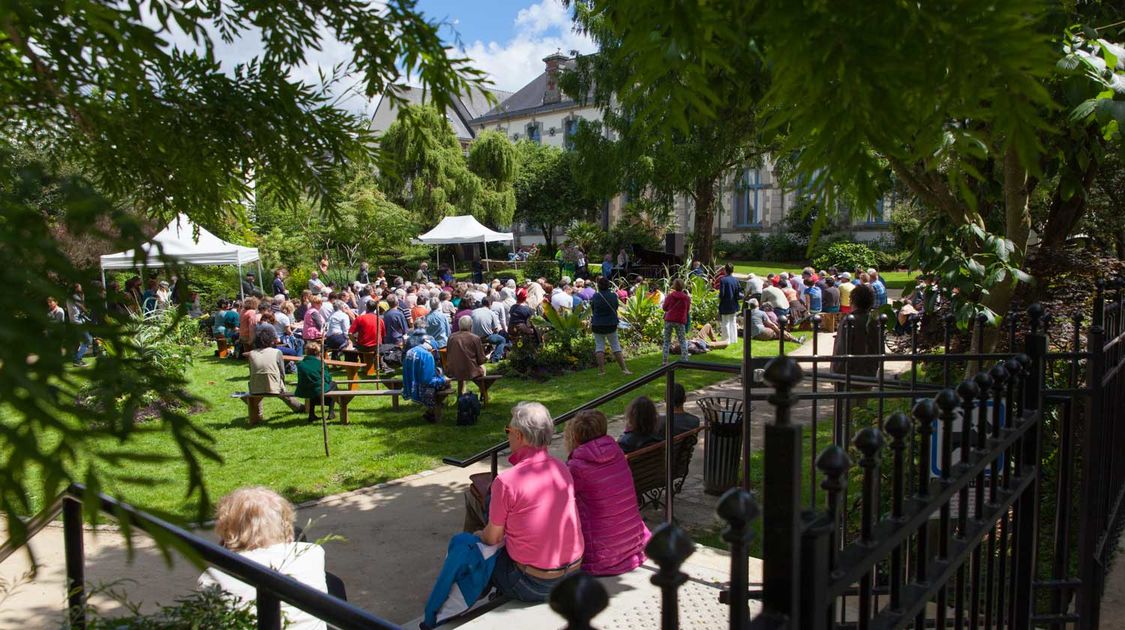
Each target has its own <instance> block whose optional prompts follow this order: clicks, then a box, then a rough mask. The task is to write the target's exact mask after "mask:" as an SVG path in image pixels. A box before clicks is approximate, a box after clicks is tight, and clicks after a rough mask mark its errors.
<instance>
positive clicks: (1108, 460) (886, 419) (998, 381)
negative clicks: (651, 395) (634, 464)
mask: <svg viewBox="0 0 1125 630" xmlns="http://www.w3.org/2000/svg"><path fill="white" fill-rule="evenodd" d="M1123 300H1125V294H1123V292H1122V285H1121V283H1115V284H1114V285H1113V286H1112V287H1110V288H1109V289H1108V294H1107V287H1106V286H1105V285H1103V284H1099V285H1098V288H1097V295H1096V299H1095V304H1094V309H1093V310H1094V313H1093V322H1092V325H1090V327H1089V328H1088V329H1084V328H1083V324H1084V321H1085V319H1084V317H1083V316H1082V315H1080V314H1068V316H1067V317H1066V320H1067V321H1068V322H1069V324H1070V326H1069V327H1066V326H1059V325H1058V324H1060V323H1061V322H1062V321H1063V320H1062V318H1061V317H1059V316H1057V315H1056V316H1054V317H1052V316H1051V315H1048V314H1046V313H1044V312H1043V309H1042V308H1040V307H1039V306H1038V305H1033V306H1032V307H1031V308H1029V309H1028V310H1027V312H1026V313H1015V314H1013V315H1011V316H1009V317H1008V318H1007V319H1006V321H1005V322H1004V327H1003V328H1002V329H1001V330H1000V331H998V330H996V329H991V330H990V329H988V328H987V327H986V326H985V325H984V322H983V321H982V322H979V323H977V324H976V325H974V326H973V330H971V331H970V332H971V335H970V337H971V339H972V346H971V347H970V348H969V349H968V351H966V352H953V349H954V348H953V343H952V340H953V337H954V335H953V332H954V331H953V328H952V322H950V321H945V322H939V324H940V325H944V326H945V344H944V352H938V353H932V354H920V353H918V352H917V351H916V350H917V340H918V334H919V333H918V331H919V330H920V328H921V326H922V323H923V322H922V321H921V320H920V319H918V318H915V319H914V320H912V321H910V322H907V324H906V327H907V335H909V337H908V338H909V340H910V341H909V343H910V346H911V351H910V352H909V353H908V354H905V355H903V354H897V355H893V354H886V353H885V352H883V351H882V350H879V351H878V352H877V353H875V354H869V355H859V354H850V352H845V354H844V355H843V356H836V357H832V356H825V355H823V354H821V352H820V351H819V350H820V349H819V348H814V353H813V356H804V357H793V358H790V357H784V356H783V357H778V358H777V359H774V360H771V361H770V362H769V364H768V366H767V367H766V369H765V378H766V380H767V381H768V382H769V384H770V385H771V386H772V388H773V391H772V392H762V391H753V390H752V389H751V387H750V379H748V378H744V379H743V383H744V388H743V397H744V401H745V405H746V408H747V409H749V410H751V411H750V414H749V417H750V418H752V422H751V423H748V425H747V426H744V432H745V435H744V445H747V444H749V439H748V438H749V437H750V432H751V430H752V429H751V428H750V426H749V424H753V423H760V424H764V425H765V426H764V427H761V428H760V430H761V432H762V433H764V446H763V448H764V453H763V460H764V466H763V476H762V479H761V480H752V479H751V478H750V476H749V470H748V468H747V467H746V466H745V464H746V462H745V461H744V462H743V464H744V475H743V478H742V481H743V487H741V488H736V489H733V490H731V491H729V492H728V493H727V494H726V495H724V497H723V498H722V499H721V500H720V502H719V506H718V511H719V514H720V515H721V516H722V517H723V518H724V519H726V520H727V521H728V522H729V523H730V526H729V527H728V529H727V530H726V531H725V532H724V539H725V540H727V541H728V542H729V543H730V544H731V563H732V564H731V577H730V584H729V590H728V591H727V592H726V593H724V596H723V597H722V598H721V599H722V600H723V601H725V602H727V603H728V604H731V606H730V627H731V628H737V629H741V628H747V627H751V626H753V627H788V628H798V627H801V628H826V627H841V628H852V627H855V628H901V627H907V626H913V627H916V628H923V627H938V628H943V627H947V626H950V627H956V628H964V627H969V628H975V627H985V628H988V627H994V626H995V627H1014V628H1030V627H1053V628H1061V627H1064V626H1066V627H1079V628H1096V627H1098V622H1099V604H1100V600H1101V595H1102V588H1103V585H1104V579H1105V575H1106V572H1107V570H1108V558H1109V555H1110V552H1111V550H1112V546H1113V543H1114V541H1115V540H1116V534H1117V529H1118V526H1119V525H1120V524H1121V520H1122V518H1121V517H1122V515H1123V512H1125V510H1123V509H1122V501H1123V497H1125V460H1123V456H1125V439H1123V438H1125V435H1122V429H1119V428H1118V427H1117V424H1118V423H1119V422H1120V421H1121V419H1122V413H1121V412H1120V411H1119V410H1120V409H1121V408H1122V405H1123V404H1125V387H1123V386H1122V385H1123V383H1125V369H1123V367H1122V366H1125V350H1123V347H1125V313H1123V307H1122V304H1123ZM885 323H886V320H885V317H882V318H880V319H879V324H880V325H878V326H873V327H871V328H866V329H865V328H864V323H863V322H862V321H861V322H856V321H855V320H854V318H847V320H845V322H844V325H843V326H842V328H841V330H840V331H839V333H838V334H840V335H843V339H844V348H845V350H848V349H849V348H850V339H849V337H850V336H853V335H862V334H876V335H878V338H879V341H880V342H882V341H884V337H885V334H886V332H885V331H886V329H887V328H886V326H885ZM816 325H817V324H815V323H814V327H815V326H816ZM865 331H866V332H865ZM872 331H874V332H872ZM1048 331H1064V332H1063V333H1061V334H1060V333H1058V332H1056V335H1055V337H1051V335H1049V334H1048ZM998 333H1000V334H1003V335H1005V336H1006V337H1007V346H1008V347H1009V348H1010V349H1011V351H1009V352H1003V353H998V352H997V353H985V352H982V351H981V350H980V348H981V347H983V346H984V343H983V340H984V339H986V338H987V336H988V335H989V334H993V335H995V334H998ZM1063 335H1065V338H1063ZM1001 345H1003V344H1001ZM1060 346H1061V348H1060V349H1057V350H1055V351H1053V350H1052V348H1058V347H1060ZM875 347H877V348H880V349H882V348H883V347H884V344H883V343H879V344H877V345H876V346H875ZM892 362H899V363H900V367H903V368H904V369H905V371H904V372H903V373H902V374H901V375H900V376H898V377H897V378H891V377H890V376H889V374H890V373H891V371H890V370H888V369H886V368H887V367H888V364H890V363H892ZM829 363H832V365H831V367H829V366H828V365H826V364H829ZM674 365H675V364H674ZM751 365H752V362H751V361H750V357H749V356H748V355H747V361H746V362H745V364H744V367H743V374H745V375H748V374H749V371H750V369H751ZM872 365H874V366H876V367H875V368H874V369H873V368H872V367H871V366H872ZM831 368H835V369H834V370H833V369H831ZM679 369H691V366H690V365H687V364H680V365H679ZM672 373H673V374H674V370H673V371H672ZM959 376H964V377H965V378H963V379H958V378H957V377H959ZM672 378H674V377H672ZM766 402H768V403H769V405H768V406H767V405H765V404H763V403H766ZM767 418H768V420H767V421H765V422H763V420H764V419H767ZM825 423H828V424H825ZM829 431H830V432H831V437H830V438H829V437H827V436H826V435H824V434H825V433H827V432H829ZM818 441H819V442H821V444H818ZM751 486H752V487H751ZM750 490H753V491H755V492H756V493H757V494H758V495H760V505H761V506H762V507H761V517H762V519H763V522H762V531H763V541H762V549H763V575H762V584H761V589H760V590H751V589H750V585H749V583H748V580H747V577H746V567H747V563H746V550H747V547H748V541H749V537H750V529H749V527H748V524H749V522H750V521H752V520H753V519H754V518H756V517H757V516H758V506H759V500H758V498H757V497H756V496H755V494H752V493H751V492H750ZM682 537H683V532H681V531H679V530H678V528H677V527H676V526H675V525H674V524H665V525H664V526H662V528H661V535H660V537H659V538H654V543H653V545H652V547H651V548H650V549H649V552H650V556H651V557H653V558H654V559H655V560H657V561H658V563H662V564H660V566H661V569H662V571H661V574H662V575H663V576H664V577H662V578H660V581H659V582H658V581H657V579H656V578H654V579H653V582H654V584H657V585H658V586H661V588H663V589H664V590H665V597H664V601H665V610H664V611H663V617H662V623H663V627H664V628H677V627H678V622H677V611H675V610H668V608H667V606H669V605H672V604H674V602H675V596H674V593H669V592H668V591H674V590H675V589H676V588H678V586H679V585H680V584H682V583H683V581H684V579H685V578H684V577H683V576H682V574H679V573H678V572H679V568H680V566H681V564H682V562H683V561H684V560H685V559H686V554H684V553H672V552H670V551H669V550H668V549H669V547H670V546H669V544H668V542H667V541H669V540H677V539H681V538H682ZM677 575H679V576H680V577H675V576H677ZM658 577H659V576H658ZM673 578H675V579H673ZM567 582H568V584H566V585H565V586H560V587H559V588H558V589H557V590H556V592H555V593H554V594H553V597H552V605H553V606H554V607H555V609H556V610H558V611H559V612H560V613H561V614H564V616H567V618H568V621H569V623H570V626H569V627H571V628H585V627H590V625H589V624H590V623H591V621H590V619H591V616H592V614H593V613H592V612H591V611H594V609H595V608H596V609H599V610H600V607H604V604H598V605H596V606H593V605H591V602H601V601H602V600H603V598H604V591H602V590H601V588H600V586H599V585H598V584H597V583H596V582H595V581H593V580H592V579H590V578H587V577H585V576H581V575H577V576H573V577H571V578H569V579H568V580H567ZM736 594H738V595H736ZM735 602H736V604H732V603H735ZM751 604H754V606H755V609H756V610H757V611H758V612H757V613H756V614H755V615H751V614H750V605H751ZM594 623H596V620H595V621H594Z"/></svg>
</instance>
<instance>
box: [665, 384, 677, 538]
mask: <svg viewBox="0 0 1125 630" xmlns="http://www.w3.org/2000/svg"><path fill="white" fill-rule="evenodd" d="M667 370H668V371H667V372H665V373H664V522H666V523H673V522H675V521H674V520H673V518H674V516H675V508H674V507H673V506H672V500H673V496H672V495H673V490H672V483H673V479H674V477H675V473H676V471H675V465H676V463H675V457H674V455H675V453H674V452H673V451H674V449H673V448H672V438H673V437H675V434H674V433H673V431H674V429H673V427H672V417H673V416H674V415H675V412H674V409H675V404H674V402H673V400H674V399H675V397H676V369H675V368H674V367H671V366H669V367H668V368H667Z"/></svg>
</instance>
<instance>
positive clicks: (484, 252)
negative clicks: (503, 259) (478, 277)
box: [480, 236, 492, 273]
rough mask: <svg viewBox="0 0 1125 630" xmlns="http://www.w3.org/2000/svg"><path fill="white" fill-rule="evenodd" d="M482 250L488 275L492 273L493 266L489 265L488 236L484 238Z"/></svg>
mask: <svg viewBox="0 0 1125 630" xmlns="http://www.w3.org/2000/svg"><path fill="white" fill-rule="evenodd" d="M480 249H481V253H483V254H484V270H485V271H487V272H488V273H492V265H490V264H489V263H488V237H487V236H486V237H484V240H483V241H481V245H480Z"/></svg>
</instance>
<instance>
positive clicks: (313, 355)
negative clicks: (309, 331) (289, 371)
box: [294, 341, 336, 422]
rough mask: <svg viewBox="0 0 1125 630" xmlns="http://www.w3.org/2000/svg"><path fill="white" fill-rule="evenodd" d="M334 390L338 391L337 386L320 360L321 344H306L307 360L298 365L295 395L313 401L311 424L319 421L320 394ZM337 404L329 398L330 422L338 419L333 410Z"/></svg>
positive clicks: (310, 413) (315, 342)
mask: <svg viewBox="0 0 1125 630" xmlns="http://www.w3.org/2000/svg"><path fill="white" fill-rule="evenodd" d="M322 374H323V380H322V378H321V375H322ZM334 389H336V384H335V383H333V382H332V375H331V374H329V373H328V370H327V369H325V366H324V364H323V363H322V362H321V359H320V342H319V341H310V342H308V343H306V344H305V358H304V359H301V362H300V363H298V364H297V389H296V391H295V392H294V393H295V394H297V396H299V397H301V398H304V399H306V400H308V401H311V402H310V404H309V405H308V407H309V422H315V421H317V420H319V418H317V417H316V405H317V404H319V403H320V392H321V391H324V392H330V391H332V390H334ZM335 403H336V399H335V398H332V397H328V398H327V403H326V404H327V405H328V419H329V420H331V419H333V418H335V417H336V411H335V410H334V409H333V408H332V407H333V405H334V404H335Z"/></svg>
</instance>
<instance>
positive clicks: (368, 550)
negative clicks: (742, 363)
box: [0, 334, 831, 628]
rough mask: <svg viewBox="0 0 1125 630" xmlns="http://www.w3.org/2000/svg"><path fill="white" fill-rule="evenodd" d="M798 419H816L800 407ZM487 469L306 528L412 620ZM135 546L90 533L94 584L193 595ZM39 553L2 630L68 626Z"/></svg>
mask: <svg viewBox="0 0 1125 630" xmlns="http://www.w3.org/2000/svg"><path fill="white" fill-rule="evenodd" d="M818 344H819V345H820V347H821V348H822V349H824V348H830V347H831V335H827V334H822V335H821V339H819V340H818ZM811 351H812V344H811V342H806V344H805V345H804V346H802V347H801V348H799V349H798V350H796V351H795V352H794V353H793V354H795V355H800V354H811ZM739 392H740V386H739V384H738V381H737V379H734V380H728V381H725V382H722V383H719V384H716V385H713V386H711V387H707V388H704V389H701V390H698V391H693V392H690V393H689V401H690V402H689V409H688V410H689V411H693V410H694V411H695V413H697V414H698V408H697V406H696V405H695V402H694V401H695V400H697V399H698V398H699V397H700V396H706V395H715V394H719V395H733V396H739V395H740V393H739ZM759 407H761V408H760V409H759ZM826 411H830V410H826ZM771 414H772V409H771V408H769V407H768V405H756V406H755V409H754V410H753V412H752V414H751V422H752V426H753V427H754V438H753V441H752V444H753V445H754V448H759V445H760V435H761V427H762V426H763V425H764V422H765V421H767V420H769V419H771V418H772V416H771ZM796 415H797V417H809V414H808V412H807V411H806V412H804V413H802V412H801V408H799V409H798V413H797V414H796ZM818 415H820V413H818ZM759 420H760V421H759ZM623 424H624V423H623V420H622V419H621V418H620V417H617V418H614V419H613V421H612V423H611V426H610V433H611V434H613V435H618V434H620V433H621V431H622V430H623V428H624V426H623ZM697 448H698V450H697V452H696V454H695V456H694V457H693V460H692V466H691V473H690V475H689V478H688V481H687V483H686V484H685V486H684V492H683V494H682V495H680V496H679V497H677V499H676V510H677V517H678V519H677V520H679V521H681V523H682V524H683V525H684V526H686V527H688V528H689V529H692V530H698V529H714V528H716V527H717V526H718V525H719V523H718V522H717V520H716V518H715V517H714V508H715V502H716V500H717V499H716V498H715V497H711V496H709V495H706V494H704V493H703V491H702V466H703V449H704V446H703V442H702V441H701V442H700V445H699V446H698V447H697ZM552 451H553V452H554V453H555V454H556V455H558V456H564V453H563V448H562V443H561V440H558V439H557V440H556V441H555V444H554V446H553V448H552ZM504 464H506V462H504ZM485 470H487V466H486V465H484V464H480V465H477V466H474V467H472V468H469V469H459V468H453V467H450V466H443V467H440V468H437V469H434V470H431V471H426V472H423V473H420V474H418V475H412V476H410V477H406V478H403V479H399V480H396V481H392V482H388V483H385V484H380V485H377V486H373V487H370V488H364V489H362V490H357V491H354V492H349V493H345V494H341V495H335V496H332V497H327V498H325V499H322V500H320V501H316V502H313V503H309V504H305V505H302V506H299V509H298V523H299V524H302V525H303V524H304V523H306V522H308V521H310V520H311V521H312V526H311V527H310V528H308V531H309V537H310V539H314V540H315V539H316V538H317V537H319V536H323V535H326V534H330V533H331V534H336V535H340V536H343V537H345V538H346V539H347V541H346V542H332V543H329V544H328V545H327V547H326V549H327V557H328V569H329V570H330V571H332V572H334V573H336V574H338V575H340V576H341V577H342V578H343V579H344V581H345V583H346V584H347V588H348V596H349V600H350V601H352V602H353V603H355V604H357V605H358V606H360V607H362V608H365V609H367V610H370V611H374V612H376V613H378V614H379V615H381V616H383V617H385V618H387V619H389V620H391V621H394V622H397V623H404V622H406V621H407V620H411V619H414V618H416V617H417V616H418V615H419V614H420V613H421V609H422V605H423V603H424V601H425V598H426V596H427V594H428V593H429V590H430V587H431V586H432V584H433V582H434V579H435V578H436V576H437V572H438V569H439V568H440V564H441V559H442V557H443V556H444V553H445V548H446V544H447V542H448V539H449V536H450V535H451V534H452V533H454V532H456V531H458V530H459V529H460V527H461V524H462V517H463V499H462V490H463V489H464V488H465V487H466V485H467V481H468V477H469V475H470V474H472V473H475V472H482V471H485ZM645 516H646V520H648V521H649V522H650V523H652V524H653V525H655V524H656V523H659V522H660V520H661V517H662V515H661V513H660V512H657V511H646V514H645ZM203 534H204V535H210V533H209V532H203ZM135 542H136V545H137V547H136V551H135V556H134V558H133V560H132V562H130V561H129V560H128V558H127V554H126V551H125V545H124V543H123V541H122V539H121V537H120V536H119V535H118V534H117V532H116V531H115V530H113V529H112V528H108V529H105V530H103V531H99V532H87V534H86V545H87V580H88V581H89V582H91V583H93V584H117V585H118V587H119V588H120V589H121V590H125V591H126V592H128V595H129V601H131V602H133V603H138V604H143V605H144V606H145V607H146V608H151V607H152V606H153V605H155V604H156V603H162V604H167V603H171V602H172V601H173V600H174V599H175V598H176V597H177V596H179V595H181V594H183V593H185V592H187V591H189V590H191V589H192V588H193V586H194V584H195V578H196V576H198V574H199V569H197V568H196V567H193V566H191V565H190V564H189V563H187V562H185V561H184V560H183V559H182V558H178V557H177V558H175V561H174V563H173V565H172V566H171V567H169V566H167V565H166V564H165V562H164V560H163V559H162V558H161V555H160V554H159V552H158V551H157V550H156V548H155V546H154V545H153V544H152V543H151V541H149V540H148V539H147V538H145V537H144V536H143V535H142V536H138V537H137V539H136V541H135ZM31 549H32V551H33V552H34V553H35V557H36V560H37V561H38V562H39V564H40V566H41V567H42V568H41V569H40V574H39V577H38V579H36V580H35V581H34V582H30V583H24V582H23V581H22V580H21V579H20V578H21V576H23V575H24V574H25V573H26V571H27V570H28V568H29V566H30V565H29V562H28V557H27V555H26V554H23V553H19V554H16V555H15V556H13V557H12V558H10V559H9V560H8V561H7V562H5V563H4V564H2V565H0V578H2V579H3V580H5V581H6V583H7V584H14V587H12V588H9V589H7V590H6V591H5V590H4V589H3V588H2V587H3V585H4V584H5V582H0V627H3V628H9V627H11V628H15V627H26V628H41V627H58V625H59V622H60V620H61V619H62V611H63V602H64V599H65V598H64V595H65V591H64V587H63V583H64V578H65V574H64V560H63V546H62V529H61V527H59V526H55V525H52V526H50V527H48V528H47V529H46V530H44V531H43V532H42V533H41V534H40V535H39V536H38V537H36V538H35V539H34V541H33V544H32V545H31ZM5 593H6V594H5ZM93 603H94V604H95V605H97V606H98V607H99V609H101V610H103V611H107V612H111V613H112V612H114V611H123V608H122V606H121V604H119V603H115V602H114V601H113V600H112V599H111V598H109V597H107V596H105V595H100V596H97V597H95V598H94V599H93ZM610 612H612V611H610ZM605 614H607V615H609V613H605ZM607 618H608V617H607Z"/></svg>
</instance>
